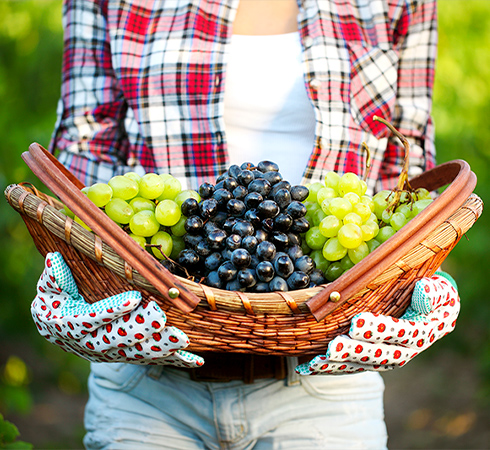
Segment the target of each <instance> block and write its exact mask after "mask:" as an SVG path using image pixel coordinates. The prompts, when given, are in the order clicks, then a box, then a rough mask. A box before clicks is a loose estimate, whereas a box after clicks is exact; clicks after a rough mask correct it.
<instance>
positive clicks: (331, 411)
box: [84, 362, 387, 450]
mask: <svg viewBox="0 0 490 450" xmlns="http://www.w3.org/2000/svg"><path fill="white" fill-rule="evenodd" d="M291 365H294V362H291ZM289 373H290V375H289V376H288V377H287V378H286V379H285V380H276V379H263V380H257V381H255V382H254V383H253V384H244V383H243V382H241V381H229V382H202V381H200V382H196V381H193V380H191V379H190V376H189V375H188V373H186V372H183V371H181V370H178V369H174V368H169V367H162V366H137V365H130V364H92V373H91V375H90V378H89V392H90V398H89V402H88V404H87V407H86V410H85V427H86V430H87V434H86V436H85V439H84V444H85V446H86V447H87V448H89V449H92V448H104V449H131V450H139V449H185V450H190V449H252V448H253V449H256V450H262V449H301V450H307V449H342V450H346V449H353V448H356V449H361V448H372V449H377V450H378V449H383V448H386V441H387V435H386V426H385V423H384V417H383V398H382V397H383V391H384V384H383V381H382V378H381V376H379V374H377V373H368V372H366V373H361V374H357V375H335V376H328V375H322V376H315V377H299V376H298V375H296V374H295V373H294V372H293V370H289Z"/></svg>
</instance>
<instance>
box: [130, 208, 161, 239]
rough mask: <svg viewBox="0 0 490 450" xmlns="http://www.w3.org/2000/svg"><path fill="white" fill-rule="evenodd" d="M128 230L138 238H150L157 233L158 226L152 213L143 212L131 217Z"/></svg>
mask: <svg viewBox="0 0 490 450" xmlns="http://www.w3.org/2000/svg"><path fill="white" fill-rule="evenodd" d="M129 229H130V230H131V232H132V233H134V234H137V235H138V236H143V237H151V236H153V235H154V234H156V233H157V232H158V230H159V229H160V224H159V223H158V221H157V219H156V218H155V213H154V212H153V211H148V210H143V211H140V212H138V213H136V214H135V215H134V216H133V217H131V220H130V221H129Z"/></svg>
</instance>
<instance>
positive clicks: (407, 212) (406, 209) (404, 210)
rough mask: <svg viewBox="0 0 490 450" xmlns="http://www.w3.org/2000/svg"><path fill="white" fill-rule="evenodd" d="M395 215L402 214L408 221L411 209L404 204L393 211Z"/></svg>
mask: <svg viewBox="0 0 490 450" xmlns="http://www.w3.org/2000/svg"><path fill="white" fill-rule="evenodd" d="M395 213H402V214H403V215H404V216H405V217H406V218H407V219H410V218H411V217H412V208H410V206H409V205H407V204H406V203H404V204H402V205H399V206H398V207H397V208H396V209H395Z"/></svg>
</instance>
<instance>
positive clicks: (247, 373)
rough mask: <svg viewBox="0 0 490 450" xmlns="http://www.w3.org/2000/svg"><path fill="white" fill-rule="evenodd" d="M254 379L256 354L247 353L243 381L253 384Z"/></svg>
mask: <svg viewBox="0 0 490 450" xmlns="http://www.w3.org/2000/svg"><path fill="white" fill-rule="evenodd" d="M254 381H255V373H254V355H245V364H244V367H243V382H244V383H245V384H252V383H253V382H254Z"/></svg>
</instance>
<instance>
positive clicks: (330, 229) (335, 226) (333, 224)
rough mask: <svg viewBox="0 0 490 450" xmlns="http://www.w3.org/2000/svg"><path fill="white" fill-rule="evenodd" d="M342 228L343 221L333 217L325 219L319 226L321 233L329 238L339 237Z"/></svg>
mask: <svg viewBox="0 0 490 450" xmlns="http://www.w3.org/2000/svg"><path fill="white" fill-rule="evenodd" d="M341 227H342V221H341V220H340V219H338V218H337V217H335V216H333V215H330V216H327V217H325V218H324V219H323V220H322V221H321V222H320V224H319V225H318V229H319V230H320V233H321V234H323V236H325V237H327V238H332V237H335V236H337V234H338V233H339V230H340V228H341Z"/></svg>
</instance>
